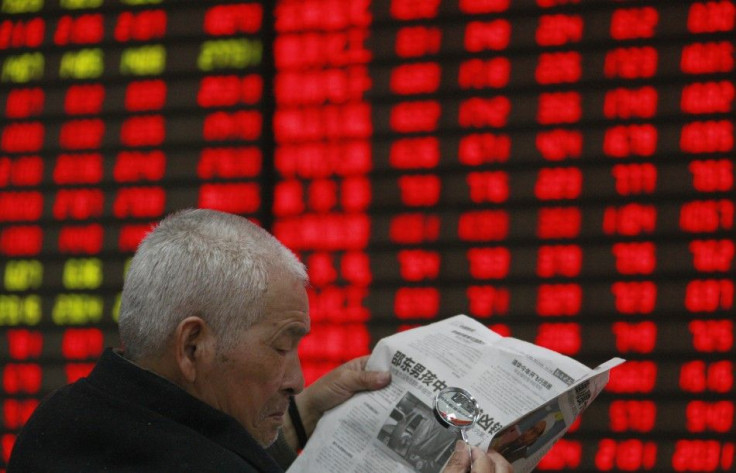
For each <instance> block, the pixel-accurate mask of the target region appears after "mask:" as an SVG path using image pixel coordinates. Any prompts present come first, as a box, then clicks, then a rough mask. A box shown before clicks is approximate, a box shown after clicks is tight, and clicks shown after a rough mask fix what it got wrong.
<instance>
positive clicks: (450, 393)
mask: <svg viewBox="0 0 736 473" xmlns="http://www.w3.org/2000/svg"><path fill="white" fill-rule="evenodd" d="M434 409H435V414H436V416H437V419H438V420H439V421H440V423H441V424H442V425H444V426H445V427H454V428H456V429H461V430H464V429H469V428H470V427H472V426H473V424H475V421H476V420H477V419H478V414H479V412H480V408H479V407H478V403H477V402H476V400H475V399H473V396H471V395H470V393H469V392H468V391H466V390H464V389H462V388H445V389H443V390H442V391H440V392H439V393H438V394H437V397H436V399H435V402H434Z"/></svg>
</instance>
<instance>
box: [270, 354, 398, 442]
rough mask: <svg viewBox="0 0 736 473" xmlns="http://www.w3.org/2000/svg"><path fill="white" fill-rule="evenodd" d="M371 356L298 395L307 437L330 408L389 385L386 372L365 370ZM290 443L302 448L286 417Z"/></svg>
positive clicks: (351, 363) (343, 367)
mask: <svg viewBox="0 0 736 473" xmlns="http://www.w3.org/2000/svg"><path fill="white" fill-rule="evenodd" d="M367 361H368V355H366V356H362V357H360V358H355V359H354V360H351V361H348V362H347V363H345V364H343V365H340V366H338V367H337V368H335V369H334V370H332V371H330V372H329V373H326V374H325V375H324V376H322V377H321V378H319V379H318V380H317V381H315V382H314V383H312V384H311V385H310V386H309V387H308V388H306V389H305V390H304V391H302V392H301V393H300V394H298V395H297V396H296V397H295V401H296V405H297V408H298V409H299V416H300V417H301V419H302V424H303V425H304V430H305V431H306V434H307V437H309V436H310V435H312V432H313V431H314V428H315V427H316V426H317V421H319V419H320V418H321V417H322V414H324V413H325V412H326V411H328V410H330V409H332V408H333V407H335V406H337V405H339V404H342V403H343V402H345V401H347V400H348V399H350V398H351V397H352V396H353V394H355V393H357V392H360V391H372V390H375V389H381V388H383V387H385V386H387V385H388V383H389V382H390V381H391V376H390V374H389V373H388V372H385V371H365V364H366V362H367ZM283 433H284V437H285V439H286V441H287V442H288V443H289V445H290V446H291V447H292V448H294V449H295V450H297V449H298V441H297V438H296V433H295V432H294V429H293V426H292V425H291V419H290V418H289V416H286V419H285V421H284V429H283Z"/></svg>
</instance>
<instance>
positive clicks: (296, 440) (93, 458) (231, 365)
mask: <svg viewBox="0 0 736 473" xmlns="http://www.w3.org/2000/svg"><path fill="white" fill-rule="evenodd" d="M306 284H307V275H306V271H305V269H304V266H303V265H302V264H301V263H300V262H299V260H298V259H297V258H296V256H295V255H294V254H293V253H291V252H290V251H289V250H288V249H286V248H285V247H284V246H283V245H281V244H280V243H279V242H278V241H277V240H276V239H275V238H273V237H272V236H271V235H270V234H268V233H267V232H266V231H264V230H263V229H261V228H260V227H258V226H257V225H254V224H252V223H251V222H249V221H248V220H246V219H244V218H241V217H238V216H235V215H229V214H225V213H221V212H215V211H211V210H187V211H183V212H180V213H177V214H174V215H172V216H170V217H168V218H166V219H164V220H162V221H161V223H160V224H159V225H158V226H157V227H156V228H155V229H154V230H153V231H152V232H151V233H149V235H148V236H147V237H146V238H145V239H144V240H143V242H142V243H141V245H140V247H139V248H138V251H137V252H136V254H135V256H134V257H133V260H132V261H131V264H130V268H129V270H128V273H127V275H126V279H125V285H124V288H123V294H122V302H121V306H120V320H119V324H120V327H119V328H120V338H121V341H122V344H123V347H124V348H123V350H122V351H117V350H111V349H108V350H107V351H105V352H104V353H103V355H102V357H101V359H100V360H99V362H98V363H97V365H96V366H95V368H94V370H93V371H92V372H91V373H90V375H89V376H88V377H87V378H84V379H81V380H79V381H77V382H76V383H74V384H71V385H69V386H66V387H64V388H62V389H60V390H58V391H57V392H55V393H54V394H53V395H52V396H50V397H49V398H48V399H46V400H45V401H44V402H43V403H42V404H41V405H40V406H39V407H38V409H37V410H36V412H35V413H34V415H33V416H32V417H31V419H29V421H28V423H27V424H26V426H25V427H24V429H23V431H22V432H21V434H20V435H19V436H18V438H17V441H16V445H15V448H14V450H13V453H12V455H11V458H10V462H9V465H8V473H22V472H48V471H54V472H62V473H63V472H84V471H90V472H91V471H111V472H136V473H145V472H165V471H171V472H187V471H192V472H218V473H227V472H274V473H276V472H280V471H282V468H285V467H286V466H288V464H289V463H290V462H291V460H293V457H294V453H293V450H292V448H296V447H300V446H301V445H300V443H301V442H303V441H305V439H306V437H307V436H308V435H309V433H311V431H312V430H313V429H314V426H315V424H316V422H317V420H318V419H319V417H320V416H321V415H322V413H323V412H324V411H325V410H327V409H329V408H331V407H333V406H335V405H337V404H339V403H341V402H343V401H344V400H346V399H347V398H349V397H350V396H351V395H352V394H353V393H354V392H357V391H360V390H364V389H377V388H381V387H383V386H385V385H386V384H387V383H388V382H389V379H388V374H387V373H376V372H366V371H364V370H363V366H364V364H365V358H362V359H358V360H353V361H352V362H350V363H348V364H346V365H343V366H342V367H340V368H338V369H336V370H334V371H333V372H331V373H328V374H327V375H326V376H325V377H323V378H322V379H320V380H318V381H317V382H315V383H314V384H313V385H312V386H310V387H309V388H308V389H306V390H304V379H303V377H302V372H301V367H300V363H299V358H298V355H297V348H298V345H299V342H300V340H301V339H302V337H304V336H305V335H306V334H307V332H308V331H309V327H310V320H309V308H308V302H307V295H306V290H305V285H306ZM299 414H301V415H299ZM282 425H283V427H284V428H283V435H281V436H280V435H279V432H280V429H281V427H282ZM290 447H291V448H290ZM267 448H268V449H269V450H268V451H267V450H266V449H267ZM476 450H477V449H476ZM465 452H467V451H466V450H465ZM474 455H475V457H474V462H475V467H476V469H480V471H487V472H490V471H493V468H494V466H495V465H496V463H495V461H494V459H493V457H489V456H487V455H484V454H483V453H482V452H480V451H479V450H478V451H475V453H474ZM456 457H457V458H455V457H453V461H452V462H451V464H450V465H449V466H448V467H447V470H446V471H447V472H452V473H456V472H461V471H465V470H466V469H467V468H468V466H469V464H470V459H469V458H468V456H467V453H465V454H464V455H460V454H458V455H456ZM500 465H501V466H502V467H504V468H505V466H506V465H503V464H500ZM474 471H475V470H474ZM496 471H499V469H498V468H497V469H496Z"/></svg>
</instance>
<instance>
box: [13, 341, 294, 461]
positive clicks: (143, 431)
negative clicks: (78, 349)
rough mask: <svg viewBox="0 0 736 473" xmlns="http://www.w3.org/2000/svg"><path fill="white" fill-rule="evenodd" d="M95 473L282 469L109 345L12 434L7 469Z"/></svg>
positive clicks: (240, 431) (223, 421) (231, 424)
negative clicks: (86, 374) (92, 364)
mask: <svg viewBox="0 0 736 473" xmlns="http://www.w3.org/2000/svg"><path fill="white" fill-rule="evenodd" d="M290 460H291V459H287V460H284V461H282V463H288V461H290ZM102 471H109V472H131V473H132V472H135V473H147V472H151V473H153V472H157V473H159V472H169V471H170V472H177V473H181V472H213V473H214V472H216V473H228V472H238V473H245V472H248V473H253V472H259V473H278V472H281V471H282V469H281V467H280V466H279V465H278V464H277V463H276V461H275V460H274V459H273V458H272V457H271V456H270V455H269V454H268V453H267V452H266V451H265V450H264V449H263V448H261V447H260V446H259V445H258V443H257V442H256V441H255V440H254V439H253V437H251V436H250V434H248V432H247V431H246V430H245V429H244V428H243V427H242V426H241V425H240V424H239V423H238V422H237V421H236V420H235V419H234V418H232V417H230V416H228V415H226V414H225V413H223V412H221V411H219V410H217V409H214V408H213V407H210V406H209V405H207V404H205V403H204V402H202V401H200V400H198V399H196V398H194V397H193V396H191V395H189V394H188V393H186V392H185V391H184V390H183V389H181V388H179V387H178V386H176V385H175V384H173V383H171V382H169V381H167V380H165V379H164V378H161V377H159V376H157V375H155V374H153V373H151V372H149V371H146V370H144V369H141V368H139V367H138V366H136V365H134V364H133V363H130V362H129V361H127V360H126V359H124V358H123V357H122V356H120V355H118V354H116V353H115V352H113V351H112V350H111V349H108V350H106V351H105V352H104V353H103V355H102V357H101V358H100V360H99V362H98V363H97V365H96V366H95V368H94V370H93V371H92V373H90V375H89V377H87V378H83V379H81V380H79V381H77V382H75V383H73V384H71V385H69V386H66V387H64V388H61V389H59V390H58V391H56V392H55V393H53V394H52V395H51V396H50V397H49V398H47V399H46V400H45V401H44V402H42V403H41V404H40V405H39V407H38V408H37V409H36V411H35V412H34V414H33V415H32V416H31V418H30V419H29V420H28V422H27V424H26V425H25V427H24V428H23V430H22V431H21V433H20V435H19V436H18V438H17V440H16V443H15V447H14V449H13V452H12V454H11V457H10V462H9V463H8V469H7V473H26V472H28V473H30V472H33V473H36V472H38V473H40V472H44V473H46V472H54V473H65V472H70V473H71V472H74V473H80V472H102Z"/></svg>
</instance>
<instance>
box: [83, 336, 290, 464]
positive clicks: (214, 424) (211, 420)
mask: <svg viewBox="0 0 736 473" xmlns="http://www.w3.org/2000/svg"><path fill="white" fill-rule="evenodd" d="M87 382H89V383H90V384H91V385H92V386H94V387H96V388H97V389H101V390H103V391H105V392H107V393H108V394H109V395H111V396H114V397H116V398H118V400H119V402H122V403H128V404H129V403H133V404H137V405H139V406H141V407H143V408H145V409H148V410H150V411H153V412H155V413H157V414H159V415H161V416H163V417H166V418H168V419H171V420H173V421H175V422H177V423H179V424H182V425H184V426H186V427H189V428H190V429H192V430H194V431H196V432H198V433H200V434H201V435H203V436H204V437H207V438H208V439H210V440H212V441H213V442H216V443H218V444H220V445H222V446H223V447H224V448H226V449H228V450H231V451H233V452H235V453H236V454H238V455H239V456H240V457H242V458H243V459H245V460H246V461H247V462H249V463H251V464H253V466H254V467H256V469H257V470H258V471H263V472H269V473H270V472H273V473H281V472H282V471H283V470H281V468H280V467H279V466H278V465H277V464H276V462H275V460H274V459H273V458H272V457H271V456H270V455H269V454H268V453H267V452H266V451H265V450H264V449H263V447H261V446H260V445H259V444H258V442H256V440H255V439H254V438H253V437H252V436H251V435H250V434H249V433H248V432H247V431H246V430H245V429H244V428H243V427H242V426H241V425H240V424H239V423H238V421H236V420H235V419H234V418H233V417H231V416H229V415H227V414H225V413H224V412H222V411H220V410H217V409H215V408H214V407H212V406H210V405H208V404H206V403H204V402H202V401H200V400H199V399H197V398H195V397H194V396H192V395H191V394H189V393H187V392H186V391H184V390H183V389H181V388H180V387H179V386H177V385H176V384H174V383H172V382H171V381H169V380H167V379H166V378H163V377H161V376H159V375H157V374H155V373H153V372H151V371H148V370H145V369H143V368H141V367H139V366H137V365H136V364H134V363H132V362H130V361H128V360H126V359H125V358H124V357H123V356H122V355H121V354H120V353H118V352H117V351H114V350H113V349H111V348H108V349H106V350H105V351H104V352H103V353H102V356H101V357H100V360H99V361H98V362H97V365H96V366H95V368H94V369H93V370H92V372H91V373H90V375H89V376H88V377H87Z"/></svg>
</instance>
